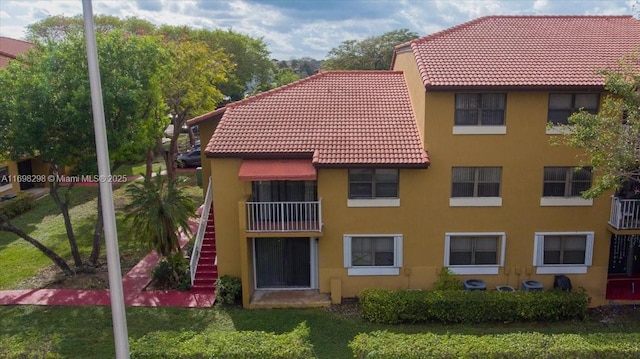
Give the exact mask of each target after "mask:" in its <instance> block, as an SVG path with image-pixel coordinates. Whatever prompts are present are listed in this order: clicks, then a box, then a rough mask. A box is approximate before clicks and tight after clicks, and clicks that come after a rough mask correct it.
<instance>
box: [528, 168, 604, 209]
mask: <svg viewBox="0 0 640 359" xmlns="http://www.w3.org/2000/svg"><path fill="white" fill-rule="evenodd" d="M591 177H592V174H591V168H589V167H584V168H576V167H545V168H544V180H543V186H542V198H541V200H540V205H541V206H590V205H592V204H593V200H586V199H583V198H582V197H581V194H582V192H584V191H586V190H588V189H589V188H590V187H591Z"/></svg>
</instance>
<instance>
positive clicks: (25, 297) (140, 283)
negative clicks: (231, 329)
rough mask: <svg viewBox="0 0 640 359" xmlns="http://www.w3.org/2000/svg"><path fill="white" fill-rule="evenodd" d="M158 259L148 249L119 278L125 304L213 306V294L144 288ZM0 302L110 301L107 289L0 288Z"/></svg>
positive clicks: (64, 303) (88, 303)
mask: <svg viewBox="0 0 640 359" xmlns="http://www.w3.org/2000/svg"><path fill="white" fill-rule="evenodd" d="M190 227H191V230H192V231H193V233H194V234H195V233H196V232H197V231H198V221H197V220H192V221H191V223H190ZM187 241H188V238H187V237H186V236H185V235H181V236H180V245H181V246H184V244H186V243H187ZM160 259H161V256H160V255H158V254H157V253H156V252H155V251H154V252H151V253H149V254H147V255H146V256H145V257H144V258H142V260H141V261H140V262H138V264H136V265H135V266H134V267H133V268H131V270H130V271H129V272H128V273H127V274H125V275H124V276H123V277H122V288H123V291H124V302H125V305H126V306H129V307H187V308H206V307H211V306H212V305H213V303H214V301H215V294H214V293H191V292H180V291H175V290H168V291H146V290H144V289H145V288H146V287H147V286H148V285H149V283H151V270H153V268H155V266H156V265H157V264H158V261H160ZM0 305H59V306H94V305H105V306H107V305H111V300H110V297H109V291H108V290H73V289H26V290H5V291H0Z"/></svg>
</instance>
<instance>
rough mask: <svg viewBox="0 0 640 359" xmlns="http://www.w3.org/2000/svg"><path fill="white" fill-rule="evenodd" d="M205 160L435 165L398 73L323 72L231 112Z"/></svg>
mask: <svg viewBox="0 0 640 359" xmlns="http://www.w3.org/2000/svg"><path fill="white" fill-rule="evenodd" d="M216 111H218V112H220V110H216ZM216 111H214V112H216ZM203 116H205V117H206V115H203ZM206 152H207V154H208V155H209V156H212V157H243V158H259V157H263V158H300V157H305V158H313V163H314V165H316V166H323V165H324V166H353V165H372V166H373V165H380V166H384V165H389V166H392V165H393V166H403V167H405V166H406V167H426V166H427V165H428V164H429V159H428V157H427V154H426V152H425V150H424V148H423V147H422V144H421V141H420V135H419V133H418V128H417V125H416V120H415V116H414V113H413V110H412V107H411V100H410V98H409V92H408V89H407V84H406V82H405V79H404V76H403V74H402V72H396V71H332V72H321V73H319V74H316V75H313V76H310V77H307V78H305V79H303V80H300V81H297V82H294V83H292V84H289V85H286V86H283V87H280V88H277V89H274V90H271V91H268V92H265V93H262V94H259V95H256V96H254V97H250V98H248V99H245V100H242V101H239V102H236V103H233V104H230V105H228V106H227V107H226V110H225V111H224V115H223V116H222V119H221V120H220V123H219V125H218V127H217V129H216V131H215V133H214V134H213V137H212V138H211V141H210V142H209V144H208V145H207V147H206Z"/></svg>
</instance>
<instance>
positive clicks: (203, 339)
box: [131, 322, 315, 359]
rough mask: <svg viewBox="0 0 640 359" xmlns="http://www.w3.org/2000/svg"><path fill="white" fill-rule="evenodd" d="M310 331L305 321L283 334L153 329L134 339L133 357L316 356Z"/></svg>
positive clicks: (233, 358) (229, 358)
mask: <svg viewBox="0 0 640 359" xmlns="http://www.w3.org/2000/svg"><path fill="white" fill-rule="evenodd" d="M309 334H310V331H309V327H307V325H306V323H304V322H303V323H301V324H300V325H298V326H297V327H296V328H295V329H293V330H292V331H291V332H289V333H284V334H273V333H266V332H261V331H260V332H259V331H238V332H225V331H212V332H206V333H195V332H193V331H186V332H152V333H149V334H147V335H145V336H143V337H141V338H140V339H138V340H135V341H132V344H131V358H132V359H147V358H148V359H156V358H167V359H169V358H172V359H173V358H181V359H186V358H225V359H236V358H237V359H240V358H243V359H244V358H265V359H270V358H277V359H298V358H299V359H306V358H315V355H314V353H313V346H312V345H311V343H310V342H309Z"/></svg>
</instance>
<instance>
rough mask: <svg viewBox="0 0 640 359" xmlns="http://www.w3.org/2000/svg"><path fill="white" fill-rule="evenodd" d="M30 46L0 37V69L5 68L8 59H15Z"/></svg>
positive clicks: (28, 43)
mask: <svg viewBox="0 0 640 359" xmlns="http://www.w3.org/2000/svg"><path fill="white" fill-rule="evenodd" d="M32 46H33V44H31V43H30V42H26V41H22V40H16V39H11V38H8V37H3V36H0V68H3V67H5V66H6V65H7V62H8V61H9V59H15V58H16V57H17V56H18V55H20V54H21V53H23V52H27V50H29V49H30V48H31V47H32Z"/></svg>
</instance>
